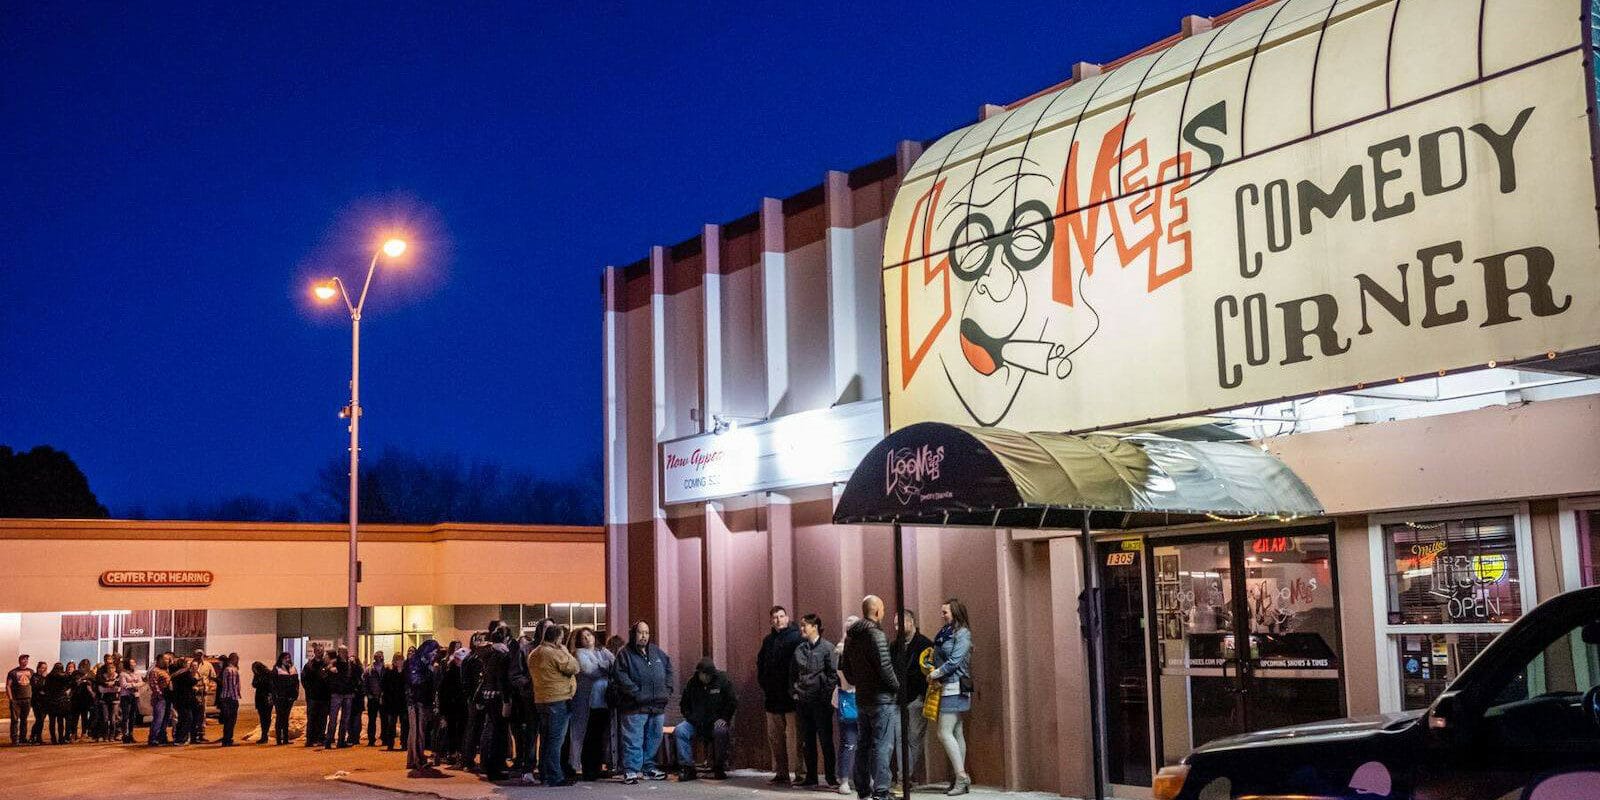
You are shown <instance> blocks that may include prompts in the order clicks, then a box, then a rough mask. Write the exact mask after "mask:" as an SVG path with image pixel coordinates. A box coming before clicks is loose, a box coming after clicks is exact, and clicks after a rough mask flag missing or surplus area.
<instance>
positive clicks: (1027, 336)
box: [899, 104, 1224, 426]
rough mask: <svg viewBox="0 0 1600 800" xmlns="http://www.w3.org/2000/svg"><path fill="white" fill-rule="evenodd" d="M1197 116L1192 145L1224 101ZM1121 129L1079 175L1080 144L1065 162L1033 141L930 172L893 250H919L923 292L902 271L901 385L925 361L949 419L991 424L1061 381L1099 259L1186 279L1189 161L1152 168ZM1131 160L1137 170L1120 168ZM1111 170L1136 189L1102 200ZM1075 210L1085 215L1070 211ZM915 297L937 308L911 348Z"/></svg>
mask: <svg viewBox="0 0 1600 800" xmlns="http://www.w3.org/2000/svg"><path fill="white" fill-rule="evenodd" d="M1197 120H1198V122H1197V123H1196V125H1195V126H1193V127H1194V130H1192V131H1191V132H1190V135H1191V136H1194V135H1195V134H1196V132H1197V131H1198V130H1199V128H1200V127H1203V126H1205V125H1221V124H1223V123H1224V117H1223V105H1222V104H1218V105H1216V106H1214V107H1213V108H1212V109H1209V110H1208V111H1206V112H1204V113H1202V114H1200V115H1198V116H1197ZM974 130H975V129H974ZM1126 132H1127V121H1123V122H1122V123H1120V124H1118V125H1115V126H1113V127H1112V128H1111V129H1109V130H1106V131H1104V132H1103V133H1102V134H1101V135H1100V136H1099V137H1098V141H1097V142H1094V143H1091V144H1092V145H1093V146H1094V155H1093V156H1092V157H1091V160H1090V163H1089V164H1088V169H1087V171H1084V170H1080V169H1076V167H1079V166H1082V159H1083V157H1082V156H1080V146H1081V145H1082V143H1080V142H1076V141H1074V142H1072V143H1071V145H1070V146H1069V150H1068V155H1069V158H1068V159H1067V161H1066V163H1065V164H1064V165H1063V164H1052V163H1051V159H1050V158H1049V155H1048V152H1047V151H1045V149H1044V147H1043V144H1044V143H1036V142H1035V141H1034V139H1033V137H1031V136H1030V137H1028V138H1025V139H1024V140H1023V141H1022V143H1021V145H1020V147H1018V148H1017V149H1015V150H1014V151H1009V152H1008V151H1002V152H999V153H991V152H988V151H983V152H980V153H979V154H977V156H976V161H975V162H974V163H973V164H972V165H971V166H970V169H969V170H967V172H969V173H970V174H967V175H965V177H964V178H963V177H961V176H960V173H961V172H962V170H961V169H960V168H952V169H951V173H952V174H950V175H945V174H943V171H942V170H941V174H940V175H939V176H937V177H935V178H934V180H933V185H932V187H931V188H929V189H927V190H926V191H925V192H924V193H923V194H922V195H921V196H919V197H918V198H917V201H916V207H915V209H914V211H913V215H912V216H913V220H912V222H913V224H912V225H911V226H910V227H909V228H908V229H907V230H906V232H905V236H904V239H903V240H902V242H903V248H902V253H901V255H902V256H903V257H904V258H906V259H907V260H910V259H912V258H913V255H912V254H913V253H921V254H922V255H921V257H920V259H918V260H920V261H921V262H922V284H921V286H919V287H915V288H914V287H913V285H912V280H913V279H912V273H913V272H915V270H908V269H905V268H902V269H901V282H902V286H901V287H900V290H901V296H900V307H901V311H902V322H903V323H904V326H905V327H904V328H903V329H902V330H901V347H902V356H903V358H902V360H901V363H900V365H899V366H900V374H901V377H902V380H904V381H906V382H909V381H910V380H911V379H912V378H914V377H916V374H917V373H918V372H919V371H920V370H921V369H922V368H923V362H925V361H930V360H931V361H934V362H937V371H938V372H939V373H940V374H941V375H942V376H943V379H944V380H945V381H946V382H947V383H948V385H949V391H950V393H951V395H952V396H953V397H954V398H955V399H956V400H957V401H958V402H959V403H960V405H961V407H962V409H963V410H964V411H965V413H966V415H967V416H968V417H970V419H967V420H959V421H963V422H976V423H977V424H979V425H985V426H988V425H996V424H999V423H1000V422H1001V421H1002V420H1004V419H1005V418H1006V416H1007V415H1008V413H1009V412H1010V411H1011V408H1012V406H1013V404H1014V403H1015V402H1016V400H1017V397H1018V395H1019V393H1020V392H1021V391H1022V389H1023V387H1024V384H1025V383H1027V382H1028V381H1035V382H1041V383H1047V384H1048V383H1050V382H1060V381H1065V380H1067V379H1068V378H1069V377H1071V375H1072V372H1073V359H1072V357H1073V355H1074V354H1075V353H1077V352H1078V351H1079V350H1080V349H1081V348H1083V347H1084V346H1085V345H1087V344H1088V343H1089V341H1090V340H1091V339H1092V338H1093V337H1094V336H1095V334H1096V333H1097V332H1098V330H1099V328H1100V318H1099V312H1098V311H1097V309H1096V308H1095V306H1094V304H1093V303H1092V302H1091V301H1090V299H1089V298H1088V297H1087V296H1086V292H1084V291H1083V284H1084V282H1085V279H1086V278H1087V277H1088V276H1089V275H1091V274H1092V273H1093V270H1094V268H1095V266H1096V263H1097V261H1098V260H1101V258H1102V253H1103V252H1106V255H1105V257H1104V259H1105V260H1107V261H1115V262H1117V263H1118V264H1119V265H1122V266H1126V265H1128V264H1132V263H1135V262H1139V263H1142V264H1145V265H1147V266H1148V281H1149V286H1150V288H1151V289H1154V288H1156V287H1158V286H1160V285H1162V284H1164V283H1166V282H1168V281H1170V280H1173V279H1175V278H1178V277H1180V276H1181V275H1183V274H1184V273H1186V272H1188V271H1189V269H1190V267H1191V260H1192V253H1191V251H1190V248H1189V235H1188V231H1187V226H1186V222H1187V219H1188V214H1187V200H1186V198H1185V197H1184V191H1185V190H1186V189H1187V188H1188V185H1189V183H1190V181H1189V179H1188V178H1187V177H1181V176H1179V175H1178V170H1177V168H1178V166H1179V165H1180V164H1181V165H1184V166H1187V165H1189V164H1190V163H1191V157H1190V154H1189V153H1183V154H1181V155H1179V156H1174V157H1172V158H1171V159H1168V160H1167V161H1165V162H1163V163H1161V164H1159V165H1155V164H1151V163H1150V159H1149V152H1148V151H1149V143H1148V142H1147V141H1146V140H1143V139H1141V140H1138V141H1132V142H1130V141H1127V135H1126ZM1194 144H1196V145H1197V146H1199V147H1202V148H1210V147H1211V146H1210V145H1208V144H1206V143H1204V142H1200V141H1198V140H1196V141H1194ZM1030 145H1031V146H1032V148H1033V149H1032V151H1031V152H1030ZM957 147H959V143H958V145H957ZM1212 150H1213V151H1215V148H1212ZM1129 159H1134V160H1137V162H1138V163H1137V164H1136V165H1134V166H1132V167H1131V168H1130V167H1129V166H1128V165H1127V164H1126V163H1125V162H1126V161H1127V160H1129ZM1119 170H1120V171H1122V172H1124V173H1125V175H1124V178H1123V181H1122V184H1123V185H1126V186H1135V187H1138V188H1139V189H1140V191H1138V192H1137V193H1135V194H1133V195H1129V196H1128V197H1126V198H1124V199H1123V200H1122V201H1120V202H1117V203H1112V204H1107V203H1106V201H1107V200H1109V199H1110V198H1111V197H1112V196H1113V194H1114V193H1115V191H1114V187H1113V185H1112V184H1113V181H1115V180H1116V173H1117V172H1118V171H1119ZM1080 173H1082V174H1080ZM958 178H959V179H960V180H961V182H960V183H959V184H955V185H954V186H952V183H951V182H952V181H953V180H956V179H958ZM1173 178H1175V180H1171V181H1169V179H1173ZM1052 201H1053V202H1052ZM1084 204H1093V205H1094V206H1095V208H1093V209H1091V210H1088V211H1084V212H1081V213H1077V214H1070V213H1068V211H1069V210H1070V209H1074V208H1080V207H1082V206H1083V205H1084ZM941 243H947V244H946V245H945V246H944V247H943V248H940V247H939V246H938V245H940V244H941ZM941 250H942V252H941ZM1107 251H1108V252H1107ZM928 292H933V293H935V294H937V295H941V296H940V297H937V298H930V297H928V296H926V295H927V293H928ZM918 294H921V295H923V296H922V297H921V298H920V299H922V300H927V299H934V300H935V308H937V309H940V310H941V311H942V313H941V315H940V316H939V317H937V318H935V319H933V320H932V321H931V322H930V323H929V324H928V329H927V332H926V334H925V335H924V336H923V337H922V341H921V342H920V343H916V342H914V340H915V339H916V338H917V337H916V336H914V335H912V327H913V324H912V322H911V319H910V317H911V316H912V313H913V311H912V306H913V305H915V304H916V303H917V301H918V299H919V298H918V297H917V295H918ZM1074 311H1077V312H1079V313H1073V312H1074ZM947 329H948V330H947Z"/></svg>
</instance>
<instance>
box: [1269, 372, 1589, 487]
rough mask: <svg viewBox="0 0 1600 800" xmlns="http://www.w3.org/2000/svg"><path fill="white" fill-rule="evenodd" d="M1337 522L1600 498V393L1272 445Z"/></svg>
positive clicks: (1285, 438) (1311, 435) (1347, 430)
mask: <svg viewBox="0 0 1600 800" xmlns="http://www.w3.org/2000/svg"><path fill="white" fill-rule="evenodd" d="M1267 445H1268V447H1269V448H1270V450H1271V451H1272V453H1273V454H1274V455H1277V456H1278V457H1279V458H1281V459H1283V461H1284V463H1286V464H1288V465H1289V467H1290V468H1291V469H1293V470H1294V471H1295V472H1296V473H1297V474H1298V475H1300V477H1301V478H1303V479H1305V481H1306V483H1307V484H1308V485H1309V486H1310V487H1311V489H1312V491H1314V492H1316V494H1317V499H1319V500H1321V501H1322V506H1323V508H1324V509H1326V510H1327V512H1328V514H1329V515H1330V516H1334V515H1340V514H1352V513H1367V512H1375V511H1388V510H1395V509H1405V508H1423V507H1427V506H1441V505H1461V504H1467V503H1483V502H1496V501H1503V500H1515V499H1524V498H1534V497H1558V496H1562V495H1578V494H1589V493H1593V492H1600V396H1593V395H1590V396H1585V397H1573V398H1567V399H1562V400H1546V401H1543V402H1539V403H1529V404H1527V405H1521V406H1495V407H1491V408H1484V409H1479V410H1477V411H1467V412H1462V413H1459V414H1442V415H1440V416H1435V417H1423V418H1420V419H1410V420H1402V421H1397V422H1383V423H1378V424H1374V425H1356V426H1352V427H1348V428H1340V429H1338V430H1333V431H1322V432H1317V433H1303V434H1297V435H1294V436H1280V437H1278V438H1275V439H1269V440H1267Z"/></svg>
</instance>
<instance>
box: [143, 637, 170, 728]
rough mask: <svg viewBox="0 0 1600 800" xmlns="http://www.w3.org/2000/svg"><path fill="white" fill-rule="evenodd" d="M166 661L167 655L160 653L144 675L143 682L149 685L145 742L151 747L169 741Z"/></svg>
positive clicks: (168, 683) (168, 680)
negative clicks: (148, 716) (148, 734)
mask: <svg viewBox="0 0 1600 800" xmlns="http://www.w3.org/2000/svg"><path fill="white" fill-rule="evenodd" d="M168 663H169V662H168V660H167V655H166V654H165V653H162V654H161V657H160V658H159V659H157V660H156V663H155V664H154V665H152V666H151V667H150V671H149V672H146V673H145V675H144V682H145V684H147V685H148V686H149V687H150V738H149V739H148V740H147V741H146V743H147V744H149V745H150V746H151V747H155V746H156V745H160V744H170V743H171V742H170V740H169V739H167V713H168V711H169V708H168V706H167V692H168V691H170V690H171V689H172V676H171V675H169V674H168V673H167V664H168Z"/></svg>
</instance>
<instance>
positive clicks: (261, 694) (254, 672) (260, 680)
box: [250, 661, 272, 744]
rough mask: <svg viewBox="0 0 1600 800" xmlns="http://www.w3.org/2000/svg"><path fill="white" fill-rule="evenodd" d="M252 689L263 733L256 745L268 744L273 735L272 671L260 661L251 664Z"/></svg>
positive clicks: (259, 734)
mask: <svg viewBox="0 0 1600 800" xmlns="http://www.w3.org/2000/svg"><path fill="white" fill-rule="evenodd" d="M250 688H251V690H253V691H254V693H255V695H254V697H253V698H252V699H254V700H255V702H256V718H257V719H259V720H261V732H260V733H258V734H256V744H266V743H267V739H268V738H269V736H270V734H271V733H272V670H270V669H267V665H266V664H263V663H261V662H260V661H252V662H251V663H250Z"/></svg>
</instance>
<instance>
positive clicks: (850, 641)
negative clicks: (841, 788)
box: [840, 595, 900, 800]
mask: <svg viewBox="0 0 1600 800" xmlns="http://www.w3.org/2000/svg"><path fill="white" fill-rule="evenodd" d="M861 616H862V619H861V621H860V622H857V623H856V624H854V625H852V626H850V631H849V633H848V634H847V635H846V636H845V640H844V659H843V660H842V661H841V662H840V669H841V671H842V672H843V673H844V677H845V680H847V681H849V682H850V683H852V684H854V685H855V687H856V713H857V715H858V717H859V719H858V720H857V724H858V725H859V726H860V730H861V740H860V744H859V746H858V748H857V752H856V763H855V769H854V770H853V774H852V775H851V776H850V782H851V784H852V785H853V787H854V788H855V790H856V797H859V798H861V799H862V800H866V798H867V797H873V798H876V800H887V798H888V797H889V757H890V755H891V754H892V753H893V752H894V742H895V738H896V737H897V735H898V734H899V731H900V706H899V704H898V703H896V702H895V697H896V696H897V695H898V694H899V690H900V676H899V675H897V674H895V671H894V662H893V660H892V659H891V658H890V657H889V638H888V636H886V635H885V634H884V632H883V628H882V626H881V621H882V620H883V600H882V599H881V598H879V597H877V596H875V595H867V596H866V598H864V599H863V600H862V601H861Z"/></svg>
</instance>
